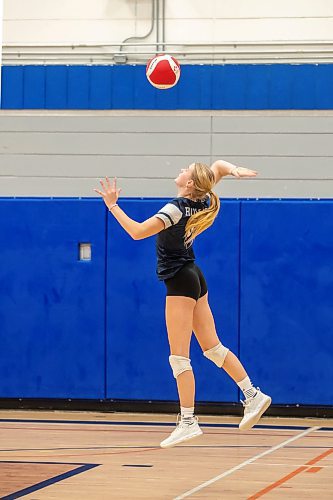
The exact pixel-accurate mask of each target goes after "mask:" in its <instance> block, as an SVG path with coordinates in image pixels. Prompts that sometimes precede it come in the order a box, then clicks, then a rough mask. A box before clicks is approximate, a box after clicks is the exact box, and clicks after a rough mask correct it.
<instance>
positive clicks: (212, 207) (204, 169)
mask: <svg viewBox="0 0 333 500" xmlns="http://www.w3.org/2000/svg"><path fill="white" fill-rule="evenodd" d="M192 180H193V182H194V189H193V192H192V193H191V194H192V198H193V199H203V198H205V196H207V194H208V195H209V197H210V204H209V207H208V208H206V209H204V210H201V211H199V212H197V213H195V214H193V215H191V217H190V218H189V220H188V221H187V224H186V227H185V237H184V239H185V245H186V246H189V245H191V244H192V242H193V240H194V238H196V237H197V236H198V235H199V234H200V233H202V232H203V231H205V229H208V228H209V227H210V226H211V225H212V224H213V222H214V220H215V218H216V216H217V214H218V213H219V210H220V200H219V197H218V196H217V195H216V194H215V193H213V191H212V188H213V186H214V184H215V176H214V172H213V171H212V170H211V169H210V168H209V167H208V166H207V165H205V164H203V163H195V164H194V169H193V173H192Z"/></svg>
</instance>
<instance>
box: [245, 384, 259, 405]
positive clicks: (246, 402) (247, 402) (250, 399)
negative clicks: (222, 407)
mask: <svg viewBox="0 0 333 500" xmlns="http://www.w3.org/2000/svg"><path fill="white" fill-rule="evenodd" d="M256 389H257V391H260V387H256ZM257 394H258V393H256V395H257ZM253 397H254V398H255V396H253ZM253 397H252V398H249V399H245V401H243V400H242V399H240V402H241V403H242V405H243V406H244V408H245V407H246V406H248V405H249V404H250V403H251V401H252V400H253Z"/></svg>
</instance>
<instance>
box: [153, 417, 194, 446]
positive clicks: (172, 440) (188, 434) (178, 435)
mask: <svg viewBox="0 0 333 500" xmlns="http://www.w3.org/2000/svg"><path fill="white" fill-rule="evenodd" d="M202 433H203V432H202V430H201V429H200V427H199V424H198V417H194V418H193V420H192V421H191V422H190V423H187V422H184V421H182V420H180V421H179V415H178V417H177V427H176V428H175V430H174V431H173V432H172V433H171V434H170V436H169V437H168V438H166V439H164V441H162V442H161V444H160V446H161V448H170V447H171V446H175V445H176V444H179V443H182V442H183V441H188V440H189V439H192V438H195V437H197V436H201V434H202Z"/></svg>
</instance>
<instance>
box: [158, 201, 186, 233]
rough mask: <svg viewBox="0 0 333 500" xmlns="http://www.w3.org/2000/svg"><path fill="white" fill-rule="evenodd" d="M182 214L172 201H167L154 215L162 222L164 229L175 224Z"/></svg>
mask: <svg viewBox="0 0 333 500" xmlns="http://www.w3.org/2000/svg"><path fill="white" fill-rule="evenodd" d="M182 216H183V212H182V211H181V210H179V208H178V207H176V205H174V204H173V203H167V204H166V205H164V207H162V208H161V209H160V210H159V211H158V212H157V214H156V215H155V217H158V218H159V219H161V220H162V221H163V222H164V225H165V229H167V228H168V227H170V226H174V225H175V224H177V222H179V221H180V219H181V218H182Z"/></svg>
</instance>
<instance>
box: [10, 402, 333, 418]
mask: <svg viewBox="0 0 333 500" xmlns="http://www.w3.org/2000/svg"><path fill="white" fill-rule="evenodd" d="M1 409H2V410H68V411H101V412H109V413H112V412H126V413H128V412H130V413H178V411H179V403H178V402H177V401H145V400H121V399H119V400H118V399H103V400H100V399H37V398H36V399H33V398H22V399H21V398H20V399H18V398H1V399H0V410H1ZM196 413H197V414H198V415H200V414H201V415H236V416H240V415H242V413H243V408H242V405H241V403H219V402H208V403H207V402H200V401H199V402H196ZM265 415H267V416H271V417H303V418H304V417H317V418H333V406H315V405H299V404H287V405H274V404H273V405H272V406H270V408H269V409H268V410H267V411H266V413H265Z"/></svg>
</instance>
